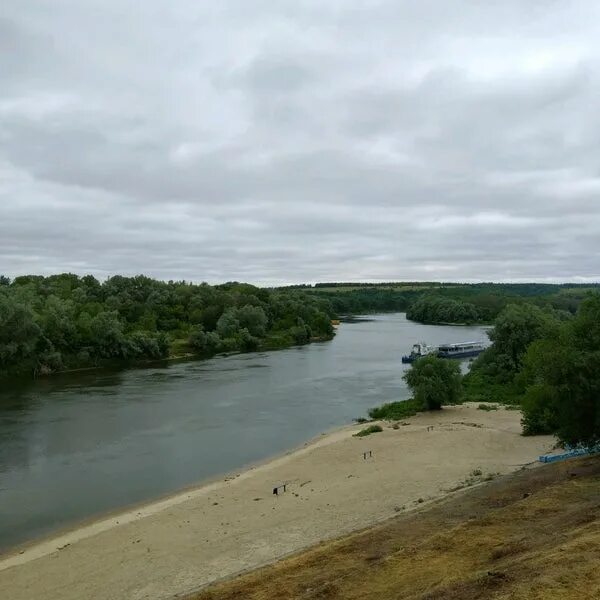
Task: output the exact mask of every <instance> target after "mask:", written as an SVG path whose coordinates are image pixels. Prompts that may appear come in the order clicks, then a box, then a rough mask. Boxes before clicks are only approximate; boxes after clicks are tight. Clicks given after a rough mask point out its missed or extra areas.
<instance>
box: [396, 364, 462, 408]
mask: <svg viewBox="0 0 600 600" xmlns="http://www.w3.org/2000/svg"><path fill="white" fill-rule="evenodd" d="M403 379H404V381H406V383H407V384H408V387H409V388H410V389H411V391H412V393H413V397H414V398H415V400H417V402H419V403H420V404H421V405H422V406H423V408H424V409H425V410H439V409H440V408H441V407H442V405H444V404H456V403H457V402H459V400H460V396H461V379H462V376H461V373H460V365H459V363H458V362H455V361H452V360H445V359H443V358H438V357H436V356H425V357H423V358H420V359H419V360H417V361H415V362H414V363H413V365H412V367H411V368H410V369H409V370H408V371H407V372H406V373H405V374H404V377H403Z"/></svg>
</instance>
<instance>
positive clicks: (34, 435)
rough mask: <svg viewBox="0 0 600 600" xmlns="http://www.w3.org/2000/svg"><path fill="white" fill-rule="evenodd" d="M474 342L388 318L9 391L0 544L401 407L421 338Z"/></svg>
mask: <svg viewBox="0 0 600 600" xmlns="http://www.w3.org/2000/svg"><path fill="white" fill-rule="evenodd" d="M479 339H482V340H483V339H487V338H486V335H485V332H484V331H483V330H482V329H481V328H479V327H439V326H427V325H419V324H417V323H412V322H410V321H407V320H406V318H405V316H404V315H403V314H393V315H380V316H375V317H373V319H372V320H369V321H364V322H359V323H347V324H342V326H341V327H340V328H339V329H338V334H337V336H336V337H335V339H334V340H333V341H332V342H326V343H320V344H311V345H308V346H303V347H301V348H292V349H289V350H282V351H277V352H265V353H256V354H245V355H238V356H230V357H226V358H224V357H220V358H215V359H212V360H207V361H194V362H181V363H174V364H169V365H165V366H160V367H156V366H155V367H152V368H145V369H135V370H124V371H118V372H114V371H111V372H106V371H104V372H98V371H93V372H86V373H77V374H70V375H65V376H60V377H54V378H50V379H45V380H38V381H36V382H33V383H31V384H29V385H21V386H14V385H12V386H11V385H7V384H0V385H2V387H1V389H0V548H2V549H6V548H9V547H10V546H12V545H15V544H18V543H20V542H23V541H25V540H29V539H31V538H34V537H37V536H41V535H43V534H47V533H48V532H50V531H52V530H55V529H58V528H61V527H64V526H66V525H68V524H71V523H74V522H77V521H78V520H81V519H84V518H86V517H89V516H92V515H95V514H98V513H102V512H103V511H108V510H110V509H114V508H117V507H120V506H125V505H127V504H131V503H135V502H140V501H143V500H148V499H151V498H153V497H156V496H159V495H162V494H165V493H168V492H173V491H176V490H177V489H178V488H181V487H184V486H187V485H190V484H193V483H195V482H198V481H201V480H202V479H205V478H209V477H212V476H215V475H217V474H220V473H224V472H227V471H231V470H233V469H237V468H240V467H242V466H243V465H246V464H248V463H250V462H254V461H257V460H260V459H264V458H266V457H268V456H270V455H273V454H276V453H278V452H281V451H283V450H286V449H289V448H292V447H294V446H297V445H299V444H301V443H302V442H304V441H306V440H307V439H309V438H311V437H312V436H315V435H317V434H318V433H320V432H322V431H324V430H326V429H329V428H331V427H334V426H337V425H342V424H345V423H349V422H350V421H351V420H352V419H353V418H354V417H358V416H364V415H365V413H366V410H367V409H368V408H370V407H371V406H375V405H378V404H381V403H383V402H388V401H391V400H397V399H403V398H406V397H407V396H408V391H407V389H406V387H405V385H404V383H403V381H402V374H403V372H404V370H405V369H406V368H409V367H408V366H407V365H402V364H401V362H400V358H401V356H402V354H404V353H406V352H408V351H409V350H410V347H411V345H412V344H413V343H414V342H416V341H426V342H428V343H430V344H440V343H444V342H458V341H467V340H479Z"/></svg>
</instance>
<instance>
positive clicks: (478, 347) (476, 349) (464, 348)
mask: <svg viewBox="0 0 600 600" xmlns="http://www.w3.org/2000/svg"><path fill="white" fill-rule="evenodd" d="M484 350H485V344H484V343H483V342H458V343H456V344H442V345H441V346H440V347H439V348H438V353H437V355H438V356H439V357H440V358H468V357H470V356H478V355H479V354H481V353H482V352H483V351H484Z"/></svg>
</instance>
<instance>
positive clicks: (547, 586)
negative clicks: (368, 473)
mask: <svg viewBox="0 0 600 600" xmlns="http://www.w3.org/2000/svg"><path fill="white" fill-rule="evenodd" d="M598 556H600V458H587V459H579V460H571V461H567V462H563V463H555V464H553V465H546V466H543V467H538V468H534V469H525V470H521V471H519V472H517V473H515V474H513V475H508V476H505V477H502V478H499V479H497V480H495V481H493V482H490V483H487V484H485V485H482V486H479V487H477V488H473V489H471V490H469V491H468V492H465V493H460V494H459V495H455V496H453V497H451V498H449V499H447V500H445V501H440V502H438V503H435V504H432V505H430V506H428V507H425V508H423V509H421V510H419V511H417V512H413V513H410V514H406V515H402V516H399V517H396V518H393V519H391V520H389V521H387V522H386V523H384V524H383V525H381V526H377V527H374V528H371V529H368V530H365V531H363V532H361V533H358V534H355V535H352V536H349V537H345V538H342V539H339V540H337V541H334V542H328V543H325V544H321V545H319V546H317V547H316V548H314V549H312V550H309V551H307V552H304V553H301V554H298V555H296V556H293V557H291V558H288V559H286V560H283V561H281V562H279V563H277V564H275V565H274V566H271V567H266V568H263V569H261V570H258V571H256V572H252V573H249V574H247V575H244V576H242V577H239V578H237V579H235V580H232V581H228V582H224V583H221V584H219V585H216V586H214V587H212V588H209V589H207V590H205V591H203V592H202V593H199V594H196V595H195V596H193V597H192V598H193V600H233V599H234V598H235V599H239V598H244V599H245V600H267V599H268V598H269V599H270V598H278V599H300V598H302V599H303V600H309V599H312V600H317V599H319V600H321V599H328V600H335V599H340V600H341V599H344V600H352V599H358V598H361V599H367V598H372V599H377V600H392V599H393V600H396V599H399V598H402V599H405V598H406V599H413V600H417V599H419V600H425V599H427V600H434V599H442V598H443V599H445V600H451V599H456V600H458V599H460V600H475V599H483V598H485V599H488V598H491V599H501V598H502V599H504V598H518V599H519V600H534V599H536V600H537V599H540V600H541V599H544V600H552V599H556V600H559V599H560V600H570V599H572V600H575V599H576V600H584V599H589V600H592V599H595V598H599V597H600V571H599V570H598Z"/></svg>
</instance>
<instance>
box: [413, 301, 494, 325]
mask: <svg viewBox="0 0 600 600" xmlns="http://www.w3.org/2000/svg"><path fill="white" fill-rule="evenodd" d="M406 318H407V319H410V320H411V321H419V322H420V323H461V324H470V323H476V322H480V321H482V320H483V319H482V315H481V313H480V312H479V311H478V310H477V307H476V306H475V305H474V304H471V303H470V302H463V301H461V300H454V299H453V298H444V297H443V296H424V297H422V298H419V299H418V300H417V301H416V302H414V303H413V304H412V305H411V306H410V307H409V309H408V310H407V311H406Z"/></svg>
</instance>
